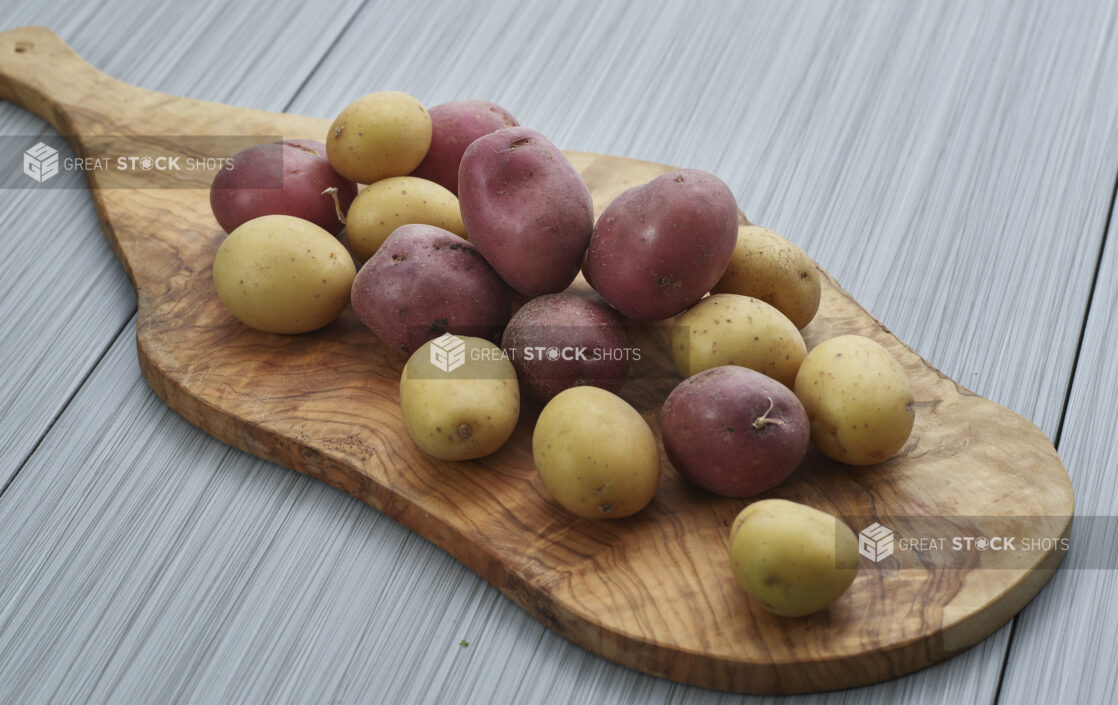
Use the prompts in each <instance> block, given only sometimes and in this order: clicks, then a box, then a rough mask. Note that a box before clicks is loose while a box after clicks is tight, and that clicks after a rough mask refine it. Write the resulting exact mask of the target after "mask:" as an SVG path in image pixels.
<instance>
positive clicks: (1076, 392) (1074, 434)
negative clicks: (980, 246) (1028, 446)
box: [999, 220, 1118, 703]
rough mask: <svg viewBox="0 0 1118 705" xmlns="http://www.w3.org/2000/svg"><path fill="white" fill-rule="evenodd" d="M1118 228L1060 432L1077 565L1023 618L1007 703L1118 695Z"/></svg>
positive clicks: (1005, 691)
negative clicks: (1117, 576)
mask: <svg viewBox="0 0 1118 705" xmlns="http://www.w3.org/2000/svg"><path fill="white" fill-rule="evenodd" d="M1116 230H1118V223H1116V222H1115V221H1114V220H1112V221H1111V227H1110V233H1109V236H1108V238H1107V243H1106V249H1105V251H1104V256H1103V258H1102V260H1101V267H1100V271H1099V278H1098V283H1097V285H1096V288H1095V293H1094V298H1093V305H1092V307H1091V313H1090V317H1089V318H1088V320H1087V327H1086V330H1085V332H1084V336H1083V347H1082V352H1081V353H1080V359H1079V366H1078V368H1077V370H1076V375H1075V382H1074V384H1073V385H1072V389H1071V395H1070V398H1069V399H1068V407H1067V413H1066V415H1065V417H1064V427H1063V433H1062V435H1061V438H1060V455H1061V457H1062V458H1063V459H1064V462H1065V464H1066V466H1067V469H1068V473H1069V474H1070V475H1071V479H1072V485H1073V487H1074V488H1075V494H1076V512H1075V513H1076V520H1075V523H1074V524H1073V525H1072V533H1071V539H1070V541H1071V554H1070V555H1069V557H1068V558H1067V559H1066V562H1067V563H1068V564H1069V566H1068V568H1069V569H1067V570H1061V571H1060V572H1059V573H1058V574H1057V575H1056V577H1055V578H1054V579H1053V580H1052V583H1051V584H1050V585H1049V587H1048V588H1046V589H1045V590H1044V591H1043V592H1042V593H1041V594H1040V595H1039V597H1038V598H1037V599H1036V600H1035V601H1034V602H1033V603H1032V604H1030V605H1029V606H1028V608H1026V609H1025V611H1023V612H1022V613H1021V615H1020V616H1019V617H1018V619H1017V628H1016V631H1015V633H1014V635H1013V649H1012V650H1011V651H1010V654H1009V660H1008V662H1007V664H1006V672H1005V683H1004V685H1003V687H1002V692H1001V697H1000V698H999V702H1002V703H1018V702H1037V703H1044V702H1076V703H1110V702H1113V701H1114V694H1115V693H1116V692H1118V670H1116V669H1115V668H1114V664H1116V663H1118V645H1116V644H1115V642H1114V634H1115V633H1116V632H1118V608H1116V606H1118V584H1116V583H1115V581H1114V571H1115V569H1116V568H1118V560H1116V559H1115V555H1116V554H1115V548H1114V547H1115V542H1118V476H1116V475H1115V472H1114V469H1115V468H1116V467H1118V445H1116V444H1115V443H1114V442H1113V439H1114V438H1115V437H1116V436H1118V416H1115V413H1114V400H1115V399H1116V398H1118V356H1115V354H1114V341H1115V340H1116V339H1118V234H1116V233H1115V231H1116Z"/></svg>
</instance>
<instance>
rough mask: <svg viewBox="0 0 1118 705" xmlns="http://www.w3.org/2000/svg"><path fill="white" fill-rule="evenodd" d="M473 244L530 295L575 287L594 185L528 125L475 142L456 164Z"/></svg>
mask: <svg viewBox="0 0 1118 705" xmlns="http://www.w3.org/2000/svg"><path fill="white" fill-rule="evenodd" d="M458 176H459V179H458V203H459V205H460V206H461V209H462V221H463V222H464V223H465V224H466V234H467V236H468V237H469V238H470V242H472V243H474V244H475V245H477V249H478V251H479V252H481V254H482V255H483V256H484V257H485V259H486V260H488V262H489V264H491V265H493V269H495V270H497V273H498V274H500V275H501V278H502V279H504V280H505V281H506V282H508V284H509V286H511V287H512V288H513V289H516V290H517V291H518V292H520V293H521V294H524V295H525V296H540V295H541V294H553V293H555V292H559V291H562V290H563V289H566V288H567V287H568V286H570V284H571V282H572V281H574V278H575V276H576V275H577V274H578V269H579V267H580V266H581V265H582V259H583V256H584V255H585V254H586V245H587V243H588V242H589V241H590V233H591V232H592V231H593V230H594V201H593V199H591V197H590V191H589V189H587V188H586V184H584V183H583V182H582V177H581V176H579V174H578V172H577V171H576V170H575V168H574V167H573V166H571V163H570V162H568V161H567V158H566V157H564V156H563V153H562V152H560V151H559V148H558V147H556V146H555V145H553V144H552V143H551V142H549V141H548V140H547V138H545V137H544V136H543V135H541V134H540V133H538V132H536V131H534V130H529V129H528V128H526V127H508V128H505V129H503V130H497V131H496V132H493V133H490V134H488V135H485V136H484V137H481V138H479V139H477V140H475V141H474V143H473V144H471V145H470V146H469V147H468V148H467V149H466V153H465V154H464V155H463V156H462V164H461V165H460V167H459V170H458Z"/></svg>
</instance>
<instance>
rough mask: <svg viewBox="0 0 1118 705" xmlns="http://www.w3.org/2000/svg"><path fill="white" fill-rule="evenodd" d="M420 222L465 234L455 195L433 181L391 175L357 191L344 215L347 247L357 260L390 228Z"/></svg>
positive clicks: (370, 253)
mask: <svg viewBox="0 0 1118 705" xmlns="http://www.w3.org/2000/svg"><path fill="white" fill-rule="evenodd" d="M410 223H420V224H423V225H434V226H436V227H439V228H442V229H443V230H448V231H450V232H452V233H454V234H455V235H458V236H459V237H465V236H466V226H465V225H463V224H462V212H461V211H460V210H459V209H458V197H457V196H455V195H454V194H453V193H451V192H450V191H448V190H446V189H445V188H443V187H442V186H439V185H438V184H436V183H435V182H434V181H428V180H426V179H419V178H416V177H414V176H393V177H389V178H387V179H381V180H380V181H377V182H376V183H373V184H370V185H369V186H368V188H366V189H364V190H363V191H362V192H361V193H359V194H357V198H356V199H354V201H353V204H352V205H351V206H350V207H349V213H348V214H347V215H346V233H347V235H348V237H349V249H350V250H351V251H352V252H353V256H354V257H356V258H357V259H359V260H367V259H369V258H370V257H372V256H373V255H374V254H375V253H376V251H377V250H379V249H380V246H381V244H382V243H383V242H384V241H385V240H387V239H388V236H389V235H391V234H392V231H393V230H395V229H396V228H398V227H400V226H401V225H408V224H410Z"/></svg>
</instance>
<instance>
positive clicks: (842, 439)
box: [794, 335, 916, 465]
mask: <svg viewBox="0 0 1118 705" xmlns="http://www.w3.org/2000/svg"><path fill="white" fill-rule="evenodd" d="M794 391H795V392H796V396H797V397H799V398H800V402H802V403H803V405H804V409H805V410H806V411H807V417H808V420H809V421H810V422H811V440H812V443H814V444H815V447H816V448H818V449H819V451H820V452H821V453H823V454H824V455H826V456H827V457H829V458H833V459H834V460H838V461H839V462H843V463H847V464H850V465H871V464H873V463H880V462H881V461H883V460H888V459H889V458H891V457H892V456H893V455H894V454H895V453H896V452H897V451H899V450H900V449H901V448H902V447H904V444H905V442H906V441H907V440H908V435H909V433H911V432H912V424H913V422H914V420H915V418H916V415H915V412H914V411H913V401H914V397H913V394H912V386H911V385H910V384H909V382H908V377H907V376H906V375H905V371H904V368H902V367H901V365H900V363H899V362H897V361H896V359H894V358H893V356H892V355H890V354H889V351H887V350H886V349H885V348H883V347H881V345H879V344H878V343H876V342H874V341H872V340H870V339H869V338H864V337H862V336H859V335H840V336H838V337H837V338H831V339H829V340H825V341H823V342H822V343H820V344H819V345H817V346H816V347H815V348H814V349H813V350H812V351H811V352H810V353H808V355H807V357H806V358H805V359H804V362H803V364H802V365H801V366H800V373H799V374H798V375H797V376H796V386H795V389H794Z"/></svg>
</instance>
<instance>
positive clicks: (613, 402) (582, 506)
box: [532, 387, 660, 519]
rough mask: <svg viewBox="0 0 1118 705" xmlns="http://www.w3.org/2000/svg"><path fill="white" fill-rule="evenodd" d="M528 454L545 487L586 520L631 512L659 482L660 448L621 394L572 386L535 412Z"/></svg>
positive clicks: (636, 508) (635, 509) (646, 425)
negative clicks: (534, 428)
mask: <svg viewBox="0 0 1118 705" xmlns="http://www.w3.org/2000/svg"><path fill="white" fill-rule="evenodd" d="M532 457H533V458H534V459H535V462H536V469H537V470H538V471H539V473H540V478H541V479H542V480H543V484H544V486H545V487H547V491H548V492H550V493H551V496H552V497H554V498H555V500H556V501H557V502H559V504H561V505H563V507H564V508H566V509H567V510H568V511H570V512H572V513H573V514H577V515H578V516H580V517H585V518H587V519H612V518H617V517H625V516H629V515H631V514H635V513H636V512H638V511H640V510H641V509H643V508H644V507H645V505H647V504H648V503H649V502H650V501H652V496H653V495H654V494H656V488H657V486H658V485H659V484H660V449H659V447H658V446H657V444H656V436H654V435H653V434H652V429H651V428H649V427H648V424H647V423H646V422H645V420H644V419H643V418H642V417H641V415H640V414H639V413H638V412H637V410H636V409H634V408H633V407H631V406H629V404H628V403H627V402H626V401H625V400H624V399H622V398H621V397H619V396H617V395H616V394H613V393H611V392H607V391H606V390H604V389H599V388H598V387H572V388H570V389H567V390H564V391H562V392H560V393H559V394H558V395H556V396H555V397H554V398H553V399H552V400H551V401H550V402H548V404H547V406H545V407H544V409H543V411H542V412H541V413H540V418H539V420H538V421H537V422H536V430H535V432H534V433H533V434H532Z"/></svg>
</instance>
